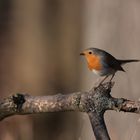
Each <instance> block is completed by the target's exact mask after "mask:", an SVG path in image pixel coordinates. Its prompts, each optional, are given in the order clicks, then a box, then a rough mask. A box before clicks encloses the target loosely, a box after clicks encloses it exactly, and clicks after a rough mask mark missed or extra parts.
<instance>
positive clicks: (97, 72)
mask: <svg viewBox="0 0 140 140" xmlns="http://www.w3.org/2000/svg"><path fill="white" fill-rule="evenodd" d="M92 72H94V73H95V74H97V75H102V73H101V72H100V71H97V70H92Z"/></svg>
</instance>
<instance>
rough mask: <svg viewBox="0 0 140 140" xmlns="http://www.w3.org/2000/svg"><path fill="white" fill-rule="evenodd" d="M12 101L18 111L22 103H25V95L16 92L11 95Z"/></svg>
mask: <svg viewBox="0 0 140 140" xmlns="http://www.w3.org/2000/svg"><path fill="white" fill-rule="evenodd" d="M12 98H13V102H14V104H15V105H16V109H17V111H18V112H20V110H21V109H22V106H23V104H24V103H25V97H24V95H23V94H19V93H17V94H16V95H13V96H12Z"/></svg>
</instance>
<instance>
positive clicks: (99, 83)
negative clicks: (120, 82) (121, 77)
mask: <svg viewBox="0 0 140 140" xmlns="http://www.w3.org/2000/svg"><path fill="white" fill-rule="evenodd" d="M108 76H109V75H107V76H105V78H104V79H103V80H102V81H101V82H100V83H99V86H100V85H101V84H102V83H103V82H104V81H105V80H106V79H107V77H108Z"/></svg>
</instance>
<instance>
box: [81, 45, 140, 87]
mask: <svg viewBox="0 0 140 140" xmlns="http://www.w3.org/2000/svg"><path fill="white" fill-rule="evenodd" d="M80 55H83V56H85V58H86V61H87V65H88V68H89V70H90V71H92V72H94V73H95V74H97V75H99V76H105V77H104V78H103V80H102V81H101V82H100V83H99V85H101V84H102V83H103V82H104V81H105V80H106V79H107V78H108V77H109V76H111V78H110V82H111V81H112V79H113V78H114V76H115V74H116V72H117V71H122V72H125V70H124V68H123V67H122V66H123V65H124V64H126V63H130V62H139V61H140V60H137V59H127V60H121V59H116V58H115V57H114V56H113V55H111V54H110V53H108V52H106V51H105V50H102V49H98V48H88V49H85V50H84V51H82V52H81V53H80Z"/></svg>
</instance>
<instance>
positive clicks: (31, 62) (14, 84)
mask: <svg viewBox="0 0 140 140" xmlns="http://www.w3.org/2000/svg"><path fill="white" fill-rule="evenodd" d="M139 13H140V2H139V1H138V0H133V1H132V0H123V1H122V0H117V1H115V0H106V1H103V0H85V1H84V0H22V1H19V0H1V1H0V90H1V92H0V97H1V98H2V97H5V96H8V95H10V94H13V93H17V92H23V93H30V94H32V95H47V94H56V93H60V92H61V93H69V92H73V91H84V90H89V89H90V88H91V87H92V86H93V84H94V83H95V82H96V80H97V78H98V76H95V75H93V74H92V73H91V72H89V70H88V69H87V67H86V64H85V61H83V60H84V59H83V58H81V57H80V56H79V52H80V51H81V50H82V49H84V48H88V47H98V48H102V49H105V50H107V51H109V52H110V53H112V54H113V55H114V56H116V57H118V58H122V59H125V58H138V59H140V47H139V44H140V16H139ZM125 69H126V71H127V73H126V74H125V73H121V72H120V73H117V75H116V77H115V81H116V84H115V87H114V88H113V91H112V94H113V95H114V96H115V97H125V98H129V99H133V100H138V99H139V91H140V86H139V82H140V80H139V79H140V78H139V71H140V64H139V63H137V64H136V63H133V64H130V65H127V66H125ZM105 117H106V123H107V126H108V129H109V133H110V135H111V138H112V139H113V140H139V139H140V134H139V130H140V124H139V115H136V114H127V113H118V112H111V111H109V112H107V113H106V115H105ZM93 137H94V135H93V132H92V129H91V126H90V123H89V120H88V117H87V115H86V114H83V113H73V112H71V113H52V114H51V113H46V114H42V115H30V116H14V117H11V118H7V119H5V120H4V121H3V122H1V123H0V140H47V139H48V140H85V139H86V140H92V139H93Z"/></svg>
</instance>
